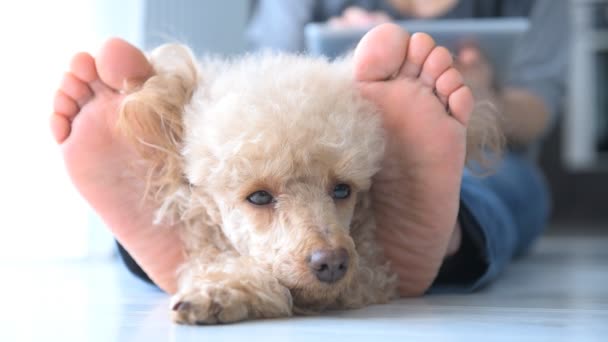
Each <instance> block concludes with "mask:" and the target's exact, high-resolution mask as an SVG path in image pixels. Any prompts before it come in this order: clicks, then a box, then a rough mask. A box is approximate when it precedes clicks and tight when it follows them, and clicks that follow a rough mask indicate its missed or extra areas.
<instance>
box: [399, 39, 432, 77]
mask: <svg viewBox="0 0 608 342" xmlns="http://www.w3.org/2000/svg"><path fill="white" fill-rule="evenodd" d="M434 47H435V41H434V40H433V38H431V36H429V35H428V34H426V33H420V32H417V33H414V34H413V35H412V37H411V38H410V43H409V47H408V49H407V55H406V57H405V62H404V63H403V67H402V68H401V74H402V75H403V76H405V77H418V76H420V72H421V70H422V66H423V65H424V62H425V61H426V59H427V57H428V56H429V55H430V53H431V51H433V48H434Z"/></svg>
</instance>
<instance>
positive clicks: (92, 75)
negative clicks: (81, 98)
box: [70, 52, 99, 83]
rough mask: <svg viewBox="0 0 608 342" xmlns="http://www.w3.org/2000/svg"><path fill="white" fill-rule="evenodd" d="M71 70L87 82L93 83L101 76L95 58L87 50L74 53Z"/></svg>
mask: <svg viewBox="0 0 608 342" xmlns="http://www.w3.org/2000/svg"><path fill="white" fill-rule="evenodd" d="M70 72H71V73H72V74H73V75H74V76H76V77H77V78H79V79H80V80H81V81H83V82H85V83H91V82H93V81H95V80H97V79H98V78H99V76H97V70H95V60H94V59H93V57H92V56H91V55H90V54H88V53H86V52H81V53H78V54H76V55H74V57H73V58H72V62H71V63H70Z"/></svg>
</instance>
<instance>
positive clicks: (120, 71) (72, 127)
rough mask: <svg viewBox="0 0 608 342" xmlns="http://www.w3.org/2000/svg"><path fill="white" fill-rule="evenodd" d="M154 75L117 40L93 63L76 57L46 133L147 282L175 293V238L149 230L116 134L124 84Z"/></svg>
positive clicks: (130, 154)
mask: <svg viewBox="0 0 608 342" xmlns="http://www.w3.org/2000/svg"><path fill="white" fill-rule="evenodd" d="M152 73H153V71H152V67H151V66H150V64H149V63H148V61H147V59H146V57H145V56H144V55H143V54H142V53H141V52H140V51H139V50H138V49H136V48H135V47H133V46H132V45H130V44H128V43H127V42H125V41H122V40H120V39H112V40H109V41H108V42H107V43H106V44H105V45H104V46H103V48H102V50H101V52H100V55H99V56H98V58H97V59H93V57H91V55H89V54H87V53H80V54H77V55H75V56H74V58H73V60H72V63H71V65H70V71H69V72H67V73H66V75H65V77H64V79H63V82H62V83H61V85H60V87H59V89H58V91H57V94H56V96H55V104H54V113H53V115H52V116H51V130H52V132H53V134H54V136H55V139H56V140H57V142H58V143H59V145H60V147H61V149H62V153H63V158H64V161H65V164H66V167H67V169H68V172H69V174H70V177H71V179H72V181H73V183H74V184H75V185H76V188H77V189H78V190H79V191H80V193H81V194H82V195H83V196H84V198H85V199H86V200H87V201H88V202H89V204H90V205H91V206H92V207H93V209H94V210H95V211H96V212H97V213H98V214H99V215H100V216H101V218H102V219H103V220H104V222H105V223H106V224H107V226H108V227H109V228H110V229H111V231H112V233H113V234H114V235H115V237H116V238H117V239H118V240H119V241H120V242H121V244H122V245H123V246H124V247H125V248H126V249H127V250H128V251H129V253H131V255H132V256H133V257H134V258H135V259H136V260H137V262H138V263H139V264H140V266H141V267H142V268H143V269H144V271H146V273H147V274H148V275H149V276H150V277H151V278H152V280H153V281H154V282H155V283H156V284H157V285H159V286H160V287H161V288H162V289H163V290H165V291H168V292H171V293H173V292H175V289H176V286H175V272H176V269H177V265H178V264H180V263H181V261H182V250H181V248H180V246H181V245H180V242H179V238H178V236H177V233H176V230H174V229H168V228H169V227H158V226H153V225H152V224H151V222H152V221H153V214H154V211H155V205H154V204H153V203H143V202H142V195H143V193H144V192H143V187H142V184H141V181H140V179H143V177H135V176H134V174H133V170H132V169H130V168H129V166H130V165H132V164H133V163H132V162H133V160H134V158H136V154H135V152H134V151H132V150H131V148H130V145H129V144H127V143H126V142H124V141H123V139H122V138H121V136H120V134H119V133H118V132H117V129H116V127H115V126H116V120H117V117H118V107H119V105H120V103H121V101H122V99H123V95H122V94H121V93H120V92H119V90H120V89H121V88H122V87H123V85H124V84H125V81H126V80H129V81H130V82H143V81H144V80H145V79H146V78H147V77H149V76H150V75H151V74H152Z"/></svg>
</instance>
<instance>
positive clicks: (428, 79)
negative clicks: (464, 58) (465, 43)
mask: <svg viewBox="0 0 608 342" xmlns="http://www.w3.org/2000/svg"><path fill="white" fill-rule="evenodd" d="M453 62H454V60H453V59H452V54H451V53H450V51H448V49H446V48H444V47H443V46H437V47H435V48H434V49H433V50H432V51H431V53H430V54H429V56H428V57H427V58H426V60H425V61H424V64H423V65H422V71H421V72H420V80H421V81H422V83H424V84H425V85H426V86H428V87H432V88H435V83H436V81H437V79H438V78H439V76H440V75H441V74H442V73H443V72H444V71H446V70H447V69H448V68H449V67H451V66H452V64H453Z"/></svg>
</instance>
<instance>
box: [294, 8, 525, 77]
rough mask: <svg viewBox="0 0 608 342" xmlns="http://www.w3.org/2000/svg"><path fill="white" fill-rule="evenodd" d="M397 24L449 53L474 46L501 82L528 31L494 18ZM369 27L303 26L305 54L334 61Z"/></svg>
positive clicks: (519, 23) (516, 20)
mask: <svg viewBox="0 0 608 342" xmlns="http://www.w3.org/2000/svg"><path fill="white" fill-rule="evenodd" d="M397 24H399V25H400V26H402V27H404V28H405V29H406V30H408V31H409V32H410V33H414V32H426V33H428V34H430V35H431V36H432V37H433V38H434V39H435V41H436V42H437V44H438V45H443V46H445V47H446V48H448V49H449V50H450V51H452V53H455V52H456V51H458V48H459V47H460V46H462V45H463V44H476V45H477V46H478V47H479V48H480V49H481V51H482V52H483V53H484V54H485V55H486V57H487V58H488V60H489V61H490V63H492V65H494V66H495V68H494V69H495V72H496V77H497V79H498V80H499V81H500V80H501V79H504V74H502V73H501V72H505V71H506V70H507V69H508V66H509V65H510V62H511V51H512V50H513V48H514V46H515V44H516V43H517V40H518V39H519V38H521V36H522V34H523V33H524V32H525V31H526V30H527V29H528V26H529V22H528V19H527V18H520V17H511V18H495V19H494V18H493V19H437V20H405V21H398V22H397ZM369 29H370V28H356V29H344V28H332V27H329V26H328V25H325V24H323V23H310V24H307V25H306V27H305V31H304V35H305V43H306V49H307V51H308V53H311V54H313V55H324V56H327V57H329V58H335V57H337V56H339V55H341V54H343V53H345V52H347V51H349V50H351V49H354V47H355V46H356V45H357V42H359V40H360V39H361V38H362V37H363V35H364V34H365V33H366V32H367V31H368V30H369Z"/></svg>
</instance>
